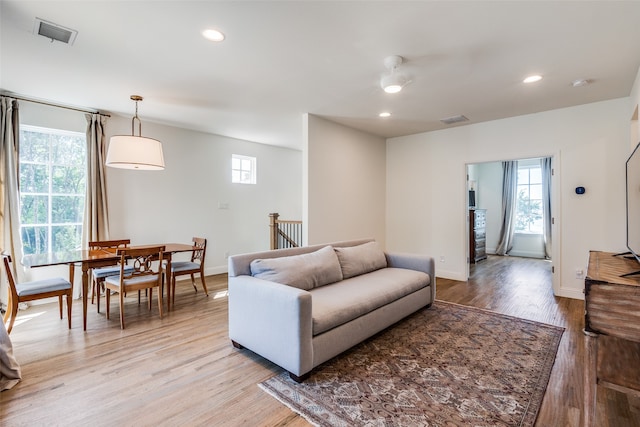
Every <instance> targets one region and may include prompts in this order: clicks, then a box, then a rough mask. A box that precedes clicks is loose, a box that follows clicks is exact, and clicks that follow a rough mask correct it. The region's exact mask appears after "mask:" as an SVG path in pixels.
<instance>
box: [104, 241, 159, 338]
mask: <svg viewBox="0 0 640 427" xmlns="http://www.w3.org/2000/svg"><path fill="white" fill-rule="evenodd" d="M164 249H165V247H164V246H149V247H145V248H124V249H118V250H117V254H118V256H120V273H119V274H118V275H117V276H108V277H107V278H105V280H104V287H105V294H106V296H107V319H109V311H110V301H111V292H110V291H115V292H117V293H118V295H119V297H120V327H121V328H122V329H124V327H125V324H124V297H125V295H126V294H127V292H129V291H140V290H142V289H148V290H149V293H148V302H149V311H151V301H152V299H153V288H158V309H159V310H160V317H162V305H163V302H162V277H163V276H162V256H163V252H164ZM127 261H128V262H129V264H128V265H130V266H131V267H132V271H131V272H127V270H126V268H125V267H126V265H127ZM154 266H155V270H154ZM139 303H140V297H139V296H138V304H139Z"/></svg>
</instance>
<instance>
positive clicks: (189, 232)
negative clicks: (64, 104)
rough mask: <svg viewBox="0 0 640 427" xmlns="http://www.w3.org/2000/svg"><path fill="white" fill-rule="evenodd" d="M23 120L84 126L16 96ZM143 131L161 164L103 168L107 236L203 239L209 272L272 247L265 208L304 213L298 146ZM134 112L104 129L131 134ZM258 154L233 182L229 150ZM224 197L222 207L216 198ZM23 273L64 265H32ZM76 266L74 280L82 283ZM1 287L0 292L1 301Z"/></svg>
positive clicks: (63, 270) (75, 116)
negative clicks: (251, 175) (247, 181)
mask: <svg viewBox="0 0 640 427" xmlns="http://www.w3.org/2000/svg"><path fill="white" fill-rule="evenodd" d="M20 116H21V122H22V123H24V124H30V125H34V126H43V127H52V128H58V129H66V130H73V131H78V132H82V133H84V132H85V131H86V120H85V117H84V114H83V113H80V112H75V111H70V110H66V109H60V108H55V107H47V106H42V105H38V104H34V103H29V102H24V101H21V102H20ZM142 120H143V124H142V133H143V135H144V136H148V137H152V138H156V139H159V140H160V141H162V145H163V150H164V156H165V163H166V168H165V170H164V171H129V170H122V169H112V168H108V169H107V185H108V203H109V216H110V231H111V233H110V237H111V238H130V239H131V242H132V244H149V243H169V242H172V243H173V242H175V243H182V242H184V243H188V242H190V241H191V238H192V237H194V236H201V237H206V238H207V239H208V247H207V259H206V272H207V274H216V273H224V272H226V270H227V261H226V258H225V253H226V252H228V253H229V254H231V255H232V254H236V253H243V252H253V251H261V250H267V249H269V217H268V215H269V213H271V212H279V213H280V214H281V218H283V219H301V218H302V201H301V199H302V181H301V179H300V178H301V175H302V152H300V151H297V150H290V149H285V148H277V147H273V146H268V145H264V144H257V143H252V142H248V141H242V140H238V139H232V138H227V137H223V136H219V135H212V134H205V133H200V132H194V131H190V130H186V129H180V128H175V127H171V126H164V125H159V124H155V123H149V122H146V121H144V117H142ZM130 132H131V118H130V117H119V116H112V117H111V118H109V119H108V120H107V124H106V134H107V137H110V136H111V135H114V134H130ZM232 154H243V155H248V156H254V157H257V172H258V175H257V178H258V184H257V185H241V184H232V183H231V155H232ZM219 202H222V203H225V204H227V205H228V209H219V208H218V203H219ZM29 273H30V274H28V276H27V277H28V279H40V278H43V277H50V276H52V275H58V276H63V277H68V268H67V267H51V268H37V269H31V271H30V272H29ZM80 280H81V278H80V272H79V271H78V272H77V273H76V280H75V282H76V286H77V287H79V286H80V283H81V282H80ZM6 292H7V291H6V288H5V287H4V280H3V289H2V293H0V299H1V300H2V301H3V302H6Z"/></svg>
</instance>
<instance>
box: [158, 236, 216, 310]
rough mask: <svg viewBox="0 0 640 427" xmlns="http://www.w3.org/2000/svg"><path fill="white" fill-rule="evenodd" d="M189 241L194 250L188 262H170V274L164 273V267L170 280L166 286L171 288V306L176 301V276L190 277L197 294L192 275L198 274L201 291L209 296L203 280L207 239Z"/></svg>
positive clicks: (196, 238) (198, 238) (200, 238)
mask: <svg viewBox="0 0 640 427" xmlns="http://www.w3.org/2000/svg"><path fill="white" fill-rule="evenodd" d="M191 241H192V242H193V246H194V248H195V249H194V250H193V252H192V253H191V260H190V261H171V271H170V272H168V271H166V265H165V275H166V276H167V277H169V278H170V281H169V283H168V286H171V301H169V302H170V303H171V304H173V303H175V300H176V276H183V275H187V274H188V275H190V276H191V285H192V286H193V289H195V291H196V292H198V288H197V287H196V281H195V277H194V275H195V274H196V273H200V281H201V282H202V289H203V290H204V294H205V295H206V296H209V291H208V290H207V284H206V283H205V280H204V257H205V255H206V252H207V239H205V238H202V237H194V238H193V239H191Z"/></svg>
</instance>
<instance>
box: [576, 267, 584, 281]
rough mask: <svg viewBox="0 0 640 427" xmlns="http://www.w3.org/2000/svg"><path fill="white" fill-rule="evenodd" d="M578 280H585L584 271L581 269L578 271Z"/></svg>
mask: <svg viewBox="0 0 640 427" xmlns="http://www.w3.org/2000/svg"><path fill="white" fill-rule="evenodd" d="M576 279H584V270H582V269H580V268H577V269H576Z"/></svg>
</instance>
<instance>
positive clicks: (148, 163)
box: [106, 95, 164, 170]
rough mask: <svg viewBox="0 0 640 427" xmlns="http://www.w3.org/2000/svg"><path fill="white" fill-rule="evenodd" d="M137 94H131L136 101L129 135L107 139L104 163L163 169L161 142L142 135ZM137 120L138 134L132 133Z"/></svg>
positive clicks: (122, 167) (116, 165)
mask: <svg viewBox="0 0 640 427" xmlns="http://www.w3.org/2000/svg"><path fill="white" fill-rule="evenodd" d="M142 99H143V98H142V97H141V96H139V95H131V100H132V101H135V103H136V114H135V116H133V118H132V119H131V135H114V136H112V137H111V140H110V141H109V150H108V152H107V161H106V165H107V166H109V167H112V168H120V169H138V170H163V169H164V156H163V155H162V143H161V142H160V141H158V140H157V139H153V138H145V137H143V136H142V122H141V121H140V118H139V117H138V102H139V101H142ZM136 120H137V121H138V136H136V135H135V133H134V128H135V121H136Z"/></svg>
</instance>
